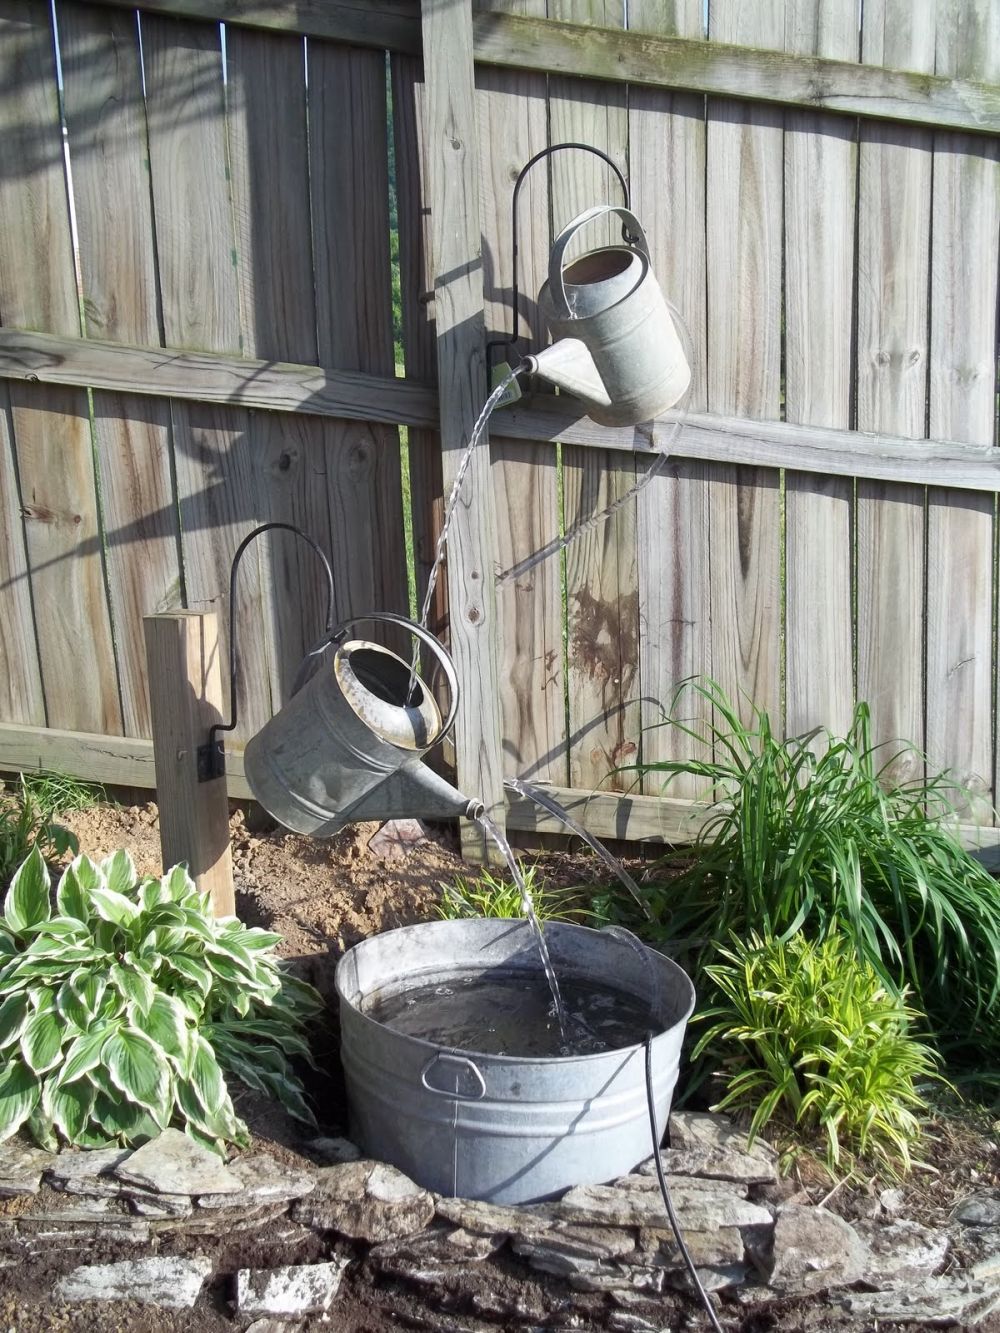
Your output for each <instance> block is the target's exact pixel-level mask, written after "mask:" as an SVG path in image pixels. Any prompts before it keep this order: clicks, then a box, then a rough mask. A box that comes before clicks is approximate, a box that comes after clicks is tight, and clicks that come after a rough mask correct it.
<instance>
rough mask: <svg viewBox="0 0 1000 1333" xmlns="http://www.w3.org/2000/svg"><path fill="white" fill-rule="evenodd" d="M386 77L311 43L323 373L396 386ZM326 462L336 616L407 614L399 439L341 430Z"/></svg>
mask: <svg viewBox="0 0 1000 1333" xmlns="http://www.w3.org/2000/svg"><path fill="white" fill-rule="evenodd" d="M385 77H386V76H385V57H384V56H383V55H382V53H381V52H378V51H358V50H352V49H350V48H342V47H335V46H332V45H330V44H328V43H324V42H310V44H309V136H310V138H309V142H310V179H311V181H312V201H313V244H314V247H315V259H316V292H317V320H318V329H319V333H318V339H319V358H320V364H321V365H323V366H333V367H335V368H336V369H338V370H367V371H371V372H373V373H375V374H381V375H392V374H393V372H394V368H395V357H394V352H393V330H392V269H391V261H390V253H389V178H388V170H389V166H388V144H387V133H388V126H387V121H386V83H385ZM327 457H328V467H329V473H328V477H327V488H328V492H329V497H330V522H331V531H330V544H331V550H332V551H333V553H334V572H335V574H336V576H337V579H338V587H339V588H340V593H339V596H340V608H339V609H340V612H341V614H343V615H359V614H364V613H365V612H368V611H371V610H373V609H374V610H380V611H405V609H406V605H407V585H406V553H405V549H404V542H403V501H402V481H401V476H400V451H399V434H398V431H396V430H394V429H390V428H389V427H386V426H376V425H364V424H362V423H345V425H344V426H343V427H342V428H339V430H338V432H337V435H336V437H335V444H334V445H333V447H332V448H331V450H330V451H329V452H328V455H327ZM368 631H370V632H371V634H372V636H373V637H378V632H377V629H375V628H373V627H371V626H369V627H368ZM368 631H366V632H368Z"/></svg>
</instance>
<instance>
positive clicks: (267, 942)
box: [223, 926, 281, 949]
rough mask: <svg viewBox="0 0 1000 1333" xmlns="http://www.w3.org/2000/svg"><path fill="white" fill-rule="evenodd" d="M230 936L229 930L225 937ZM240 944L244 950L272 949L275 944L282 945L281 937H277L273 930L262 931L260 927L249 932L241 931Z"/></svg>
mask: <svg viewBox="0 0 1000 1333" xmlns="http://www.w3.org/2000/svg"><path fill="white" fill-rule="evenodd" d="M233 933H235V932H233ZM228 934H229V931H228V930H227V931H224V932H223V935H228ZM240 943H241V944H242V945H243V947H244V949H270V948H272V947H273V946H274V945H275V944H280V943H281V936H280V935H276V934H275V932H274V931H273V930H261V929H260V928H259V927H258V926H252V927H251V928H250V929H249V930H242V929H241V930H240Z"/></svg>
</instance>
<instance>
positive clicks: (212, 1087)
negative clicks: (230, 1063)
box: [191, 1033, 229, 1114]
mask: <svg viewBox="0 0 1000 1333" xmlns="http://www.w3.org/2000/svg"><path fill="white" fill-rule="evenodd" d="M191 1084H192V1086H193V1088H194V1090H195V1093H196V1094H197V1097H198V1100H199V1101H200V1102H201V1104H202V1106H203V1107H204V1109H205V1111H206V1112H207V1113H209V1114H211V1113H212V1112H213V1111H214V1110H215V1109H216V1108H217V1107H219V1106H221V1105H222V1104H223V1103H224V1102H227V1101H228V1100H229V1091H228V1089H227V1088H226V1080H225V1078H224V1077H223V1074H222V1070H221V1069H220V1068H219V1062H218V1061H217V1060H216V1058H215V1052H214V1051H213V1050H212V1048H211V1046H210V1045H209V1044H208V1042H207V1041H206V1040H205V1038H204V1037H202V1036H201V1035H200V1034H199V1033H195V1034H194V1058H193V1060H192V1062H191Z"/></svg>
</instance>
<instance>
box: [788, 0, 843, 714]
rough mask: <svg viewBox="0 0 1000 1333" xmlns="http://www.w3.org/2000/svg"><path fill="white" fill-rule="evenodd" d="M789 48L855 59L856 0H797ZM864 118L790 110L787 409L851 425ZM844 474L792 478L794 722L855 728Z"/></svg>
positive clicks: (796, 417) (809, 419)
mask: <svg viewBox="0 0 1000 1333" xmlns="http://www.w3.org/2000/svg"><path fill="white" fill-rule="evenodd" d="M785 49H786V50H788V51H794V52H797V53H799V54H803V55H819V56H826V57H829V58H831V59H836V60H854V59H857V55H858V17H857V4H856V0H827V2H826V3H823V4H820V3H819V0H790V3H789V4H787V5H786V6H785ZM856 134H857V130H856V126H855V124H854V122H853V121H850V120H846V119H844V118H842V117H838V116H824V115H817V114H814V113H812V112H799V111H789V112H786V114H785V349H786V350H785V416H786V419H787V420H788V421H794V422H800V423H803V424H809V425H814V426H837V427H840V428H841V429H845V430H846V429H849V427H850V424H851V382H852V369H851V348H852V338H853V330H854V297H853V291H854V226H855V193H856V191H855V180H856V175H857V144H856ZM853 491H854V487H853V484H852V482H851V481H849V480H848V479H845V478H841V477H818V476H815V475H808V474H806V473H796V472H790V473H788V475H787V477H786V479H785V538H786V555H785V569H786V578H785V597H786V614H787V622H786V630H785V636H786V637H785V643H786V651H785V726H786V731H787V734H789V735H800V734H802V733H803V732H806V731H809V730H811V729H812V728H813V727H817V726H822V727H827V728H829V730H831V731H832V732H833V733H834V734H835V735H843V734H844V732H845V731H846V729H847V727H848V725H849V723H850V719H851V711H852V708H853V704H854V668H853V655H852V637H853V627H852V614H851V566H852V562H853V556H852V550H851V508H852V503H853Z"/></svg>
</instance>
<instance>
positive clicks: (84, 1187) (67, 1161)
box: [48, 1148, 132, 1199]
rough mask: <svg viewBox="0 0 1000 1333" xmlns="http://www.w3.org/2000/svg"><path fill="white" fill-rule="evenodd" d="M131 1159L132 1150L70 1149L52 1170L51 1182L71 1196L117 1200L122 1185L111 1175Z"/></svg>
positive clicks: (61, 1154) (59, 1157) (55, 1162)
mask: <svg viewBox="0 0 1000 1333" xmlns="http://www.w3.org/2000/svg"><path fill="white" fill-rule="evenodd" d="M131 1156H132V1149H131V1148H91V1149H67V1150H66V1151H65V1152H61V1153H60V1154H59V1156H58V1157H57V1158H56V1159H55V1161H54V1162H53V1163H52V1166H51V1167H50V1168H49V1172H48V1179H49V1183H50V1184H51V1185H52V1186H53V1187H54V1188H55V1189H57V1190H66V1192H67V1193H69V1194H90V1195H96V1196H97V1197H99V1198H110V1199H113V1198H117V1197H118V1195H120V1194H121V1192H122V1186H121V1181H120V1180H116V1179H115V1178H114V1176H113V1174H112V1173H113V1172H114V1171H115V1169H116V1168H117V1167H119V1166H120V1165H121V1164H122V1162H124V1161H126V1160H127V1159H128V1158H129V1157H131Z"/></svg>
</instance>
